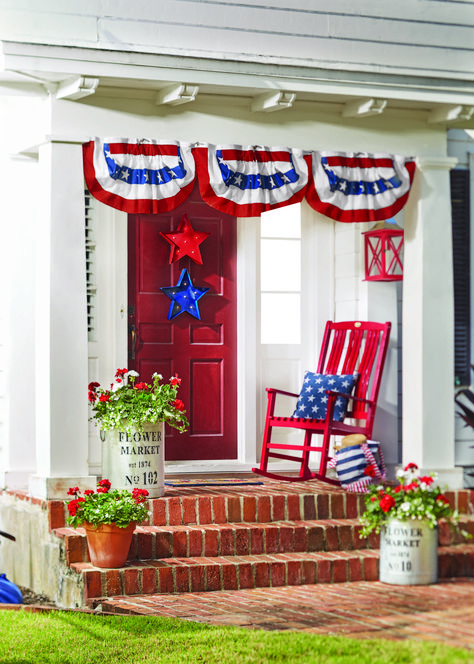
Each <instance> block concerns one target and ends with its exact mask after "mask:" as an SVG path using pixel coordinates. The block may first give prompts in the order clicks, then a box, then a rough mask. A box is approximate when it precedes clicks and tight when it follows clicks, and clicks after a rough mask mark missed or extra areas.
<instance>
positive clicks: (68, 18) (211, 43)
mask: <svg viewBox="0 0 474 664" xmlns="http://www.w3.org/2000/svg"><path fill="white" fill-rule="evenodd" d="M288 4H290V3H288V2H287V1H286V0H268V1H267V0H257V1H254V0H253V1H252V2H248V0H245V1H243V0H233V1H226V0H214V1H213V0H204V1H203V0H200V1H197V0H171V1H168V2H166V1H164V0H157V1H155V2H150V1H149V0H135V2H133V3H130V2H125V0H108V1H105V0H82V1H81V2H61V1H60V0H49V1H43V2H41V3H37V2H33V1H31V0H3V2H2V3H1V14H2V21H1V27H0V39H9V40H13V41H22V42H32V43H38V44H58V45H59V44H61V45H68V46H82V47H89V48H90V47H92V48H101V49H112V50H124V51H134V52H144V53H160V54H179V55H186V56H189V55H192V56H196V57H201V58H202V57H204V58H218V59H220V58H223V59H233V60H236V61H242V60H251V61H257V62H275V63H284V64H285V65H288V64H293V65H298V66H302V65H303V66H308V65H310V66H317V67H319V66H322V67H325V68H328V69H330V70H333V71H334V72H344V71H347V70H351V71H358V72H373V73H380V72H383V71H384V72H388V73H390V74H401V75H403V74H412V73H414V72H416V73H423V74H425V75H433V74H435V75H436V76H440V75H444V76H449V77H450V78H451V79H452V80H453V86H456V81H457V80H459V81H460V80H462V79H463V77H464V76H465V74H466V73H472V71H473V67H474V63H473V61H472V58H471V57H470V49H471V48H472V31H471V29H472V26H473V25H474V7H473V5H472V3H471V2H462V1H461V2H453V1H450V0H447V1H445V2H440V1H437V0H417V1H416V2H414V1H413V0H399V2H397V3H396V4H390V3H383V5H382V4H381V3H380V1H379V0H360V1H358V2H353V0H333V2H331V3H330V4H328V3H326V2H322V0H294V1H293V2H292V3H291V7H288ZM381 45H383V48H381Z"/></svg>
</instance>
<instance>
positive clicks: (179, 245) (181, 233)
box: [160, 214, 210, 265]
mask: <svg viewBox="0 0 474 664" xmlns="http://www.w3.org/2000/svg"><path fill="white" fill-rule="evenodd" d="M160 235H162V236H163V237H164V238H165V240H166V241H167V242H169V243H170V245H171V247H172V249H171V252H170V260H169V262H170V264H171V263H174V262H175V261H178V260H179V259H180V258H183V256H189V257H190V258H191V259H192V260H193V261H194V262H195V263H198V264H199V265H202V258H201V250H200V249H199V245H200V244H201V243H202V242H204V240H205V239H206V238H208V237H209V235H210V233H205V232H204V231H195V230H194V228H193V227H192V226H191V222H190V221H189V219H188V217H187V215H186V214H183V216H182V218H181V221H180V222H179V226H178V228H177V229H176V230H175V231H171V232H169V233H160Z"/></svg>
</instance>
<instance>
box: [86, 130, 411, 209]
mask: <svg viewBox="0 0 474 664" xmlns="http://www.w3.org/2000/svg"><path fill="white" fill-rule="evenodd" d="M83 155H84V174H85V178H86V183H87V186H88V188H89V191H90V192H91V194H92V195H93V196H94V197H95V198H97V199H98V200H100V201H101V202H103V203H105V204H106V205H109V206H111V207H114V208H117V209H119V210H123V211H124V212H128V213H138V214H154V213H160V212H169V211H171V210H174V209H175V208H177V207H178V206H179V205H180V204H181V203H183V202H184V201H185V200H186V199H187V197H188V196H189V195H190V193H191V191H192V189H193V186H194V181H195V177H196V175H197V178H198V181H199V188H200V192H201V196H202V198H203V200H204V201H205V202H206V203H207V204H208V205H210V206H211V207H214V208H216V209H218V210H220V211H221V212H225V213H227V214H230V215H232V216H235V217H253V216H258V215H260V214H261V213H262V212H265V211H266V210H271V209H275V208H279V207H283V206H285V205H291V204H292V203H298V202H300V201H301V200H303V198H304V197H305V196H306V199H307V201H308V203H309V205H311V207H313V208H314V209H315V210H317V211H318V212H320V213H321V214H324V215H325V216H327V217H330V218H331V219H334V220H336V221H344V222H365V221H379V220H383V219H390V218H391V217H393V216H394V215H395V214H397V212H399V211H400V210H401V209H402V208H403V206H404V205H405V203H406V201H407V198H408V195H409V193H410V188H411V185H412V182H413V177H414V174H415V161H414V160H413V159H412V158H407V157H403V156H401V155H390V154H380V153H374V154H370V153H367V152H328V151H322V152H304V151H303V150H299V149H289V148H268V147H255V146H252V147H244V146H239V145H228V146H215V145H208V144H202V143H195V144H191V143H183V142H178V141H167V142H165V141H152V140H146V139H140V140H139V139H136V140H132V139H109V140H107V139H96V140H95V141H89V142H88V143H85V144H84V145H83Z"/></svg>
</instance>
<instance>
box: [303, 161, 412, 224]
mask: <svg viewBox="0 0 474 664" xmlns="http://www.w3.org/2000/svg"><path fill="white" fill-rule="evenodd" d="M414 175H415V161H414V159H412V158H409V157H408V158H407V157H403V156H401V155H390V154H380V153H375V154H372V153H368V152H329V151H324V152H313V154H312V177H310V182H309V185H308V189H307V191H306V200H307V201H308V203H309V204H310V205H311V207H312V208H314V209H315V210H317V211H318V212H320V213H321V214H324V215H325V216H326V217H330V218H331V219H334V220H335V221H345V222H355V221H360V222H364V221H380V220H384V219H390V218H391V217H394V216H395V215H396V214H397V212H400V210H401V209H402V208H403V207H404V205H405V203H406V201H407V199H408V195H409V193H410V188H411V185H412V182H413V177H414Z"/></svg>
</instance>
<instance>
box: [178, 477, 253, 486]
mask: <svg viewBox="0 0 474 664" xmlns="http://www.w3.org/2000/svg"><path fill="white" fill-rule="evenodd" d="M255 484H263V482H260V481H259V480H252V479H249V480H245V479H239V478H238V477H235V478H234V477H216V478H214V479H209V478H202V479H196V478H193V479H189V480H184V479H183V480H179V479H178V480H167V481H166V482H165V486H174V487H180V486H250V485H255Z"/></svg>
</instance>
